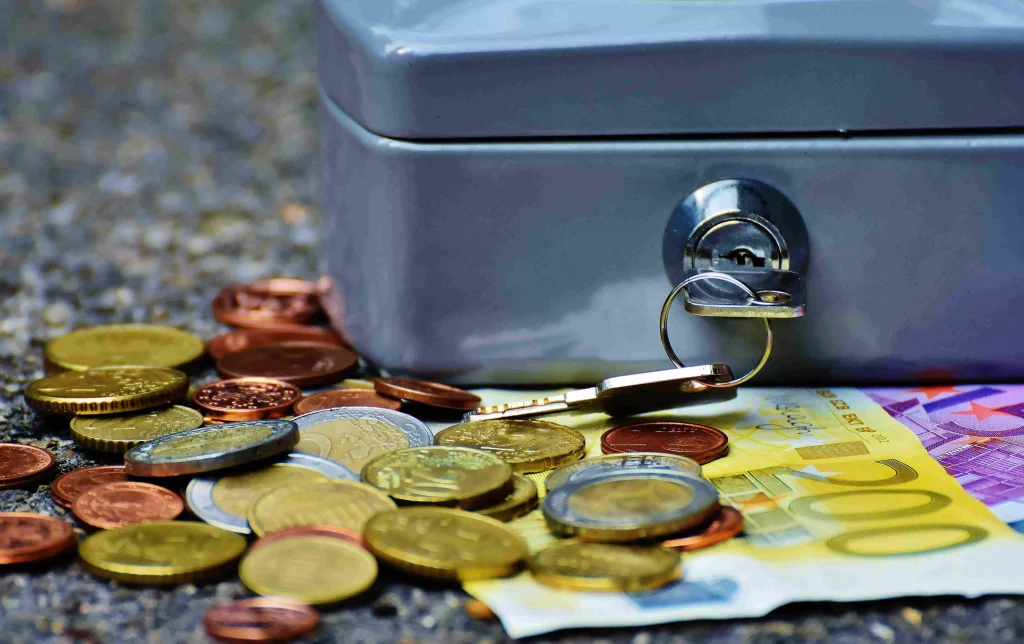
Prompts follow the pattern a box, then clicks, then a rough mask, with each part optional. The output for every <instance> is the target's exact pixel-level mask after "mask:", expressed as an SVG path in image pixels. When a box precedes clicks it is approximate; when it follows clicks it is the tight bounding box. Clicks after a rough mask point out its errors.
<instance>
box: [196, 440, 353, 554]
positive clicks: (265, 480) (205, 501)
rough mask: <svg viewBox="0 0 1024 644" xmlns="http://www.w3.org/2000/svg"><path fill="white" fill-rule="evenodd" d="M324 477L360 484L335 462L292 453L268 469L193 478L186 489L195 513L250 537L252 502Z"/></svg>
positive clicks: (351, 473) (219, 526) (346, 469)
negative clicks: (277, 489)
mask: <svg viewBox="0 0 1024 644" xmlns="http://www.w3.org/2000/svg"><path fill="white" fill-rule="evenodd" d="M324 478H338V479H348V480H351V481H358V480H359V477H358V476H356V475H355V474H354V473H353V472H351V471H350V470H349V469H348V468H346V467H345V466H343V465H339V464H338V463H335V462H334V461H330V460H327V459H326V458H320V457H319V456H313V455H312V454H303V453H301V452H297V453H296V452H293V453H291V454H289V455H288V456H287V457H285V459H284V460H282V461H279V462H277V463H274V464H272V465H270V466H268V467H265V468H262V469H259V470H256V471H253V472H244V473H238V474H229V475H226V476H219V477H218V476H207V477H200V478H194V479H192V480H191V481H189V484H188V487H187V488H185V500H186V501H187V502H188V507H189V509H190V510H192V512H193V513H194V514H195V515H196V516H197V517H199V518H200V519H202V520H203V521H205V522H207V523H209V524H211V525H215V526H217V527H218V528H223V529H225V530H230V531H232V532H238V533H239V534H250V533H252V530H251V529H250V527H249V519H248V518H247V517H246V512H248V510H249V506H250V505H252V503H253V501H255V500H256V499H258V498H259V497H260V496H262V495H264V494H266V493H267V492H269V491H270V490H273V489H276V488H279V487H288V486H290V485H296V484H299V483H303V484H304V483H307V482H309V481H317V480H322V479H324Z"/></svg>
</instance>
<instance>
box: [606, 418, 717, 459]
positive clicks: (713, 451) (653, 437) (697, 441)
mask: <svg viewBox="0 0 1024 644" xmlns="http://www.w3.org/2000/svg"><path fill="white" fill-rule="evenodd" d="M728 445H729V437H728V436H726V435H725V432H722V431H720V430H717V429H715V428H714V427H708V426H707V425H698V424H697V423H681V422H669V421H653V422H646V423H636V424H633V425H625V426H623V427H616V428H615V429H611V430H609V431H607V432H605V433H604V434H603V435H602V436H601V451H603V452H604V453H606V454H609V453H622V452H664V453H666V454H678V455H680V456H687V457H689V458H692V459H693V460H695V461H697V462H698V463H702V464H703V463H708V462H710V461H713V460H714V459H716V458H718V457H719V456H721V455H723V454H724V450H725V449H727V447H728Z"/></svg>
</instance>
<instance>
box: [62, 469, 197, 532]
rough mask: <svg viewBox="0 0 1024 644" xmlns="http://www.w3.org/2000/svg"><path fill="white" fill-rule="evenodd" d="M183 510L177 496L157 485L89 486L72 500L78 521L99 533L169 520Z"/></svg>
mask: <svg viewBox="0 0 1024 644" xmlns="http://www.w3.org/2000/svg"><path fill="white" fill-rule="evenodd" d="M184 509H185V503H184V502H183V501H182V500H181V497H180V496H178V495H177V494H175V493H174V492H171V491H170V490H166V489H164V488H162V487H160V486H159V485H153V484H151V483H140V482H138V481H115V482H113V483H104V484H103V485H97V486H95V487H91V488H89V489H88V490H86V491H85V492H83V493H82V494H80V495H79V496H78V498H77V499H75V501H74V504H73V505H72V506H71V511H72V512H74V513H75V516H76V517H78V520H79V521H81V522H82V523H85V524H86V525H89V526H91V527H93V528H98V529H100V530H109V529H111V528H118V527H121V526H123V525H129V524H132V523H151V522H153V521H173V520H174V519H176V518H178V515H180V514H181V513H182V511H183V510H184Z"/></svg>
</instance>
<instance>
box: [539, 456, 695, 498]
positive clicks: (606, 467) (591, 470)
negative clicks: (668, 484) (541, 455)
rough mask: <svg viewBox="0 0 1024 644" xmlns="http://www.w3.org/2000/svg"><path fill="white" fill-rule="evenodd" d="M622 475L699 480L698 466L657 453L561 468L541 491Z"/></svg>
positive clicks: (598, 459)
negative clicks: (684, 476)
mask: <svg viewBox="0 0 1024 644" xmlns="http://www.w3.org/2000/svg"><path fill="white" fill-rule="evenodd" d="M621 471H637V472H644V473H652V472H668V473H670V474H671V473H673V472H678V473H682V474H690V475H692V476H700V463H698V462H697V461H695V460H693V459H692V458H687V457H685V456H678V455H676V454H664V453H660V452H629V453H626V454H605V455H603V456H595V457H593V458H585V459H583V460H581V461H576V462H574V463H569V464H568V465H563V466H562V467H560V468H558V469H557V470H554V471H553V472H551V474H548V477H547V478H546V479H544V487H545V488H546V489H548V490H553V489H555V488H556V487H559V486H560V485H565V484H566V483H571V482H573V481H580V480H583V479H586V478H591V477H594V476H602V475H604V474H609V473H611V472H621Z"/></svg>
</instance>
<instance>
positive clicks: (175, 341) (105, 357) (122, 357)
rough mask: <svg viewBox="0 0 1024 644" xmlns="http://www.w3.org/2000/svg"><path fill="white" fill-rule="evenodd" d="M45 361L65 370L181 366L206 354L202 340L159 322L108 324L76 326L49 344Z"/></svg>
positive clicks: (47, 344)
mask: <svg viewBox="0 0 1024 644" xmlns="http://www.w3.org/2000/svg"><path fill="white" fill-rule="evenodd" d="M44 353H45V356H46V360H47V361H48V362H50V363H51V364H54V365H56V366H58V367H61V368H62V369H71V370H73V371H83V370H85V369H92V368H94V367H125V366H131V367H180V366H182V365H186V364H188V363H190V362H193V361H195V360H196V359H198V358H199V357H200V356H201V355H203V341H202V340H200V339H199V338H197V337H196V336H194V335H192V334H191V333H186V332H185V331H181V330H179V329H175V328H173V327H169V326H159V325H156V324H107V325H104V326H94V327H88V328H84V329H77V330H75V331H72V332H71V333H66V334H64V335H62V336H60V337H59V338H54V339H53V340H50V341H49V342H47V343H46V349H45V352H44Z"/></svg>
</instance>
